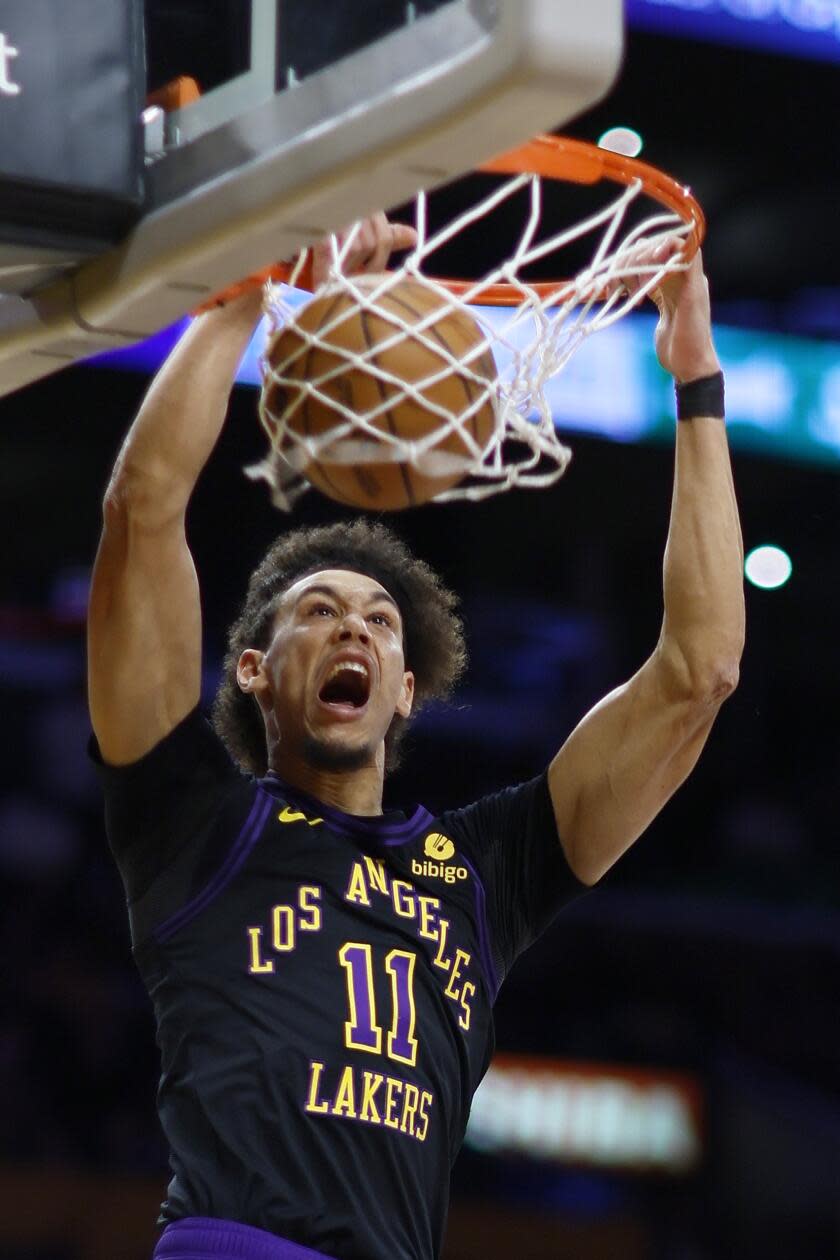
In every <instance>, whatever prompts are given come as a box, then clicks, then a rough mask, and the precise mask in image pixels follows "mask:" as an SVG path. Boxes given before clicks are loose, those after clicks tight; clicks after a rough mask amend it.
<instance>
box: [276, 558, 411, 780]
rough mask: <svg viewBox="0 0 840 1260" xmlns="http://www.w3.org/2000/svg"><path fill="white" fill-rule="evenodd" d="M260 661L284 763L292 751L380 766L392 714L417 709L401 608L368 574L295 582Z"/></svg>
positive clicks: (350, 765) (317, 762)
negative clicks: (413, 698) (406, 653)
mask: <svg viewBox="0 0 840 1260" xmlns="http://www.w3.org/2000/svg"><path fill="white" fill-rule="evenodd" d="M261 667H262V670H263V672H264V677H265V682H266V687H267V689H268V694H269V696H270V702H271V714H272V716H273V719H274V723H275V729H274V730H272V729H271V727H270V726H269V730H268V736H269V742H271V741H272V738H273V739H274V741H275V743H276V744H277V745H279V747H278V751H279V755H280V759H281V761H282V758H283V756H284V755H285V754H291V755H294V756H297V757H302V758H303V759H304V760H305V761H306V762H308V763H309V764H311V765H313V766H315V767H317V768H320V769H336V770H338V769H348V770H349V769H355V768H359V767H361V766H365V765H373V764H376V758H377V756H380V755H381V752H382V747H383V740H384V738H385V734H386V732H387V730H388V727H389V726H390V725H391V722H392V720H393V718H394V716H395V714H399V715H400V716H402V717H407V716H408V714H409V712H410V711H411V701H412V697H413V694H414V677H413V675H412V674H411V673H410V672H408V671H407V670H406V669H405V658H404V654H403V627H402V619H401V617H400V612H399V609H398V608H397V605H396V604H395V602H394V600H393V599H392V598H391V596H390V595H389V594H388V592H387V591H386V590H385V588H384V587H382V586H381V585H380V584H379V583H378V582H377V581H375V579H374V578H371V577H367V576H366V575H364V574H361V573H354V572H352V571H350V570H347V569H325V570H322V571H321V572H319V573H313V574H310V575H309V576H308V577H305V578H301V579H300V581H298V582H296V583H295V584H294V585H293V586H291V587H290V588H289V590H288V591H286V593H285V595H284V596H283V600H282V603H281V605H280V607H279V609H278V611H277V615H276V618H275V630H274V637H273V639H272V642H271V644H270V646H269V648H268V650H267V651H266V653H265V655H264V657H263V658H262V662H261Z"/></svg>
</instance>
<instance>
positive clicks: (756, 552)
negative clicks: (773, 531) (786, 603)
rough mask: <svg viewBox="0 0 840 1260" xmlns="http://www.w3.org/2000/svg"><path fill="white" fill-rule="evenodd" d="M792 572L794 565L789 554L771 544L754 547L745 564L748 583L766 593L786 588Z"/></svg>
mask: <svg viewBox="0 0 840 1260" xmlns="http://www.w3.org/2000/svg"><path fill="white" fill-rule="evenodd" d="M792 572H793V563H792V561H791V558H790V556H789V555H788V553H787V552H786V551H783V550H782V548H781V547H776V546H774V545H773V544H770V543H766V544H764V545H763V546H761V547H753V549H752V551H751V552H750V553H749V555H748V556H747V558H746V561H745V562H744V573H745V574H746V577H747V581H748V582H751V583H752V585H753V586H759V587H761V589H762V590H765V591H774V590H777V589H778V588H779V587H780V586H784V584H785V582H787V580H788V578H789V577H790V575H791V573H792Z"/></svg>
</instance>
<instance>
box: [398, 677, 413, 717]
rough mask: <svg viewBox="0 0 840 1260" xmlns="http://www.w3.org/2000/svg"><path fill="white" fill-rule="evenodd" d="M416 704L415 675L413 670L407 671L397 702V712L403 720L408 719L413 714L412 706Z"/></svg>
mask: <svg viewBox="0 0 840 1260" xmlns="http://www.w3.org/2000/svg"><path fill="white" fill-rule="evenodd" d="M413 704H414V675H413V674H412V672H411V670H406V672H405V673H404V674H403V681H402V687H401V689H400V696H399V699H398V700H397V707H396V710H395V712H396V713H397V714H398V715H399V717H401V718H407V717H408V715H409V714H410V713H411V706H412V705H413Z"/></svg>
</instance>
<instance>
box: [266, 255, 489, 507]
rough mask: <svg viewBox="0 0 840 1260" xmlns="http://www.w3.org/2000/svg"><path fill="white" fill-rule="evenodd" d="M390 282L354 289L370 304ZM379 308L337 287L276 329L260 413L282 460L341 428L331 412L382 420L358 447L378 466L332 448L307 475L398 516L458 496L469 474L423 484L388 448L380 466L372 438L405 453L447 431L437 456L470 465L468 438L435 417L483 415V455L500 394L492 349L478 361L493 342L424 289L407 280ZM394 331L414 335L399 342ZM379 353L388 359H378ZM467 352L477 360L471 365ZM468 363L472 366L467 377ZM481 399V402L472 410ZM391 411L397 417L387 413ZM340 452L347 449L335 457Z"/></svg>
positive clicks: (335, 495) (329, 490) (478, 418)
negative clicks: (401, 444)
mask: <svg viewBox="0 0 840 1260" xmlns="http://www.w3.org/2000/svg"><path fill="white" fill-rule="evenodd" d="M385 279H386V277H384V276H382V275H368V276H360V277H356V278H355V279H354V282H353V283H354V284H355V285H356V286H357V287H359V288H361V289H363V290H365V291H368V292H370V291H372V290H375V289H377V288H378V287H379V286H381V285H382V284H383V282H384V281H385ZM375 307H376V309H368V308H362V307H360V306H359V305H358V303H357V301H356V300H355V299H354V297H353V295H352V293H350V292H348V290H347V289H346V288H345V287H344V286H341V285H335V286H332V287H331V288H327V289H326V290H324V291H323V292H322V293H320V294H319V295H318V296H317V297H315V298H313V299H312V301H311V302H309V303H308V305H307V306H305V307H304V308H303V309H302V310H301V311H300V313H299V314H298V316H297V318H296V319H295V320H294V321H293V322H291V323H289V324H287V325H285V326H284V327H282V328H280V329H278V330H277V332H275V333H274V335H273V336H272V338H271V340H270V341H269V344H268V347H267V349H266V361H267V364H268V370H267V371H266V375H265V383H264V385H263V396H262V400H261V412H262V414H263V417H264V419H266V420H267V421H268V422H269V424H270V425H271V427H272V428H273V429H274V430H275V434H276V449H278V450H279V452H280V454H281V455H283V454H284V453H286V452H289V451H291V449H292V448H293V447H294V446H298V445H299V444H298V443H296V442H295V439H294V437H293V436H290V435H293V434H297V435H299V436H302V437H319V436H322V435H323V434H325V433H329V431H330V430H332V429H335V428H336V426H337V425H339V424H341V423H342V422H343V417H342V414H341V413H340V412H339V411H338V410H336V408H335V407H334V406H333V405H332V400H335V403H336V404H338V405H340V406H342V407H346V408H347V409H349V410H350V411H351V412H352V413H354V414H355V415H357V416H365V415H367V414H368V413H371V412H374V411H375V412H376V414H375V415H373V416H372V417H371V420H370V424H371V426H372V428H373V429H374V433H372V434H371V433H370V431H369V430H368V431H364V432H361V431H360V432H359V433H358V434H353V435H352V436H353V437H354V438H361V439H362V440H364V441H366V442H367V443H368V444H369V446H371V447H372V448H373V451H372V454H371V455H369V456H366V457H365V458H364V460H363V461H359V462H353V463H346V462H344V463H342V462H333V461H332V460H331V459H330V453H331V446H330V444H329V443H327V444H326V446H325V447H324V449H323V451H322V452H321V453H320V454H321V457H320V458H318V459H313V460H311V461H310V462H309V463H308V464H306V465H305V466H304V467H303V468H301V469H300V471H301V472H302V474H303V476H304V477H306V479H307V480H308V481H309V482H311V483H312V485H313V486H316V487H317V488H318V489H319V490H321V491H322V493H324V494H326V495H328V496H329V497H330V498H331V499H335V500H336V501H337V502H339V503H344V504H347V505H349V506H352V507H357V508H369V509H373V510H382V509H384V510H394V509H399V508H406V507H412V506H415V505H417V504H420V503H425V502H427V501H428V500H429V499H431V498H433V497H434V496H435V495H436V494H439V493H441V492H442V491H443V490H447V489H449V487H450V486H454V485H455V484H456V483H457V482H458V481H460V480H461V479H462V478H463V477H464V475H465V473H464V467H463V465H461V466H460V467H457V466H456V467H455V468H454V469H453V468H451V467H450V468H445V469H442V470H441V471H440V472H437V471H432V472H430V471H427V470H424V471H422V472H421V471H420V470H419V469H418V468H416V467H415V466H414V464H412V463H405V462H399V463H398V462H395V461H394V459H393V455H392V451H393V444H392V443H390V442H388V440H387V438H385V437H383V438H382V439H381V446H382V451H383V458H382V459H381V460H378V459H377V458H376V445H377V438H376V431H378V432H381V433H383V434H391V435H393V436H395V437H397V438H400V439H403V440H405V441H416V440H419V439H421V438H424V437H427V436H428V435H430V434H433V433H436V432H438V431H439V432H440V439H439V441H437V442H435V443H434V445H433V448H432V449H433V451H434V452H435V453H438V452H441V453H444V454H446V455H450V456H453V455H454V456H456V457H460V458H461V459H464V458H470V456H471V455H472V454H474V453H473V452H471V450H470V447H469V443H468V441H467V440H466V439H465V437H464V436H463V434H462V433H461V432H459V431H458V429H457V428H451V427H450V426H449V425H448V424H447V422H446V420H445V419H444V418H443V417H442V416H441V414H440V412H439V411H436V410H434V408H443V409H445V410H446V411H447V412H448V413H451V414H452V415H455V416H458V415H461V414H462V413H463V412H464V411H465V410H466V409H467V408H469V407H471V406H474V405H475V406H476V409H475V411H474V412H473V413H472V415H470V417H469V418H468V419H467V420H466V422H465V428H466V429H467V431H468V432H469V434H470V436H471V437H472V439H473V440H474V441H475V443H476V445H477V446H478V447H479V448H480V450H481V451H482V452H483V451H484V450H485V449H486V447H487V445H488V443H489V441H490V439H491V438H492V436H493V433H494V430H495V426H496V409H495V405H494V388H493V386H494V382H495V379H496V374H497V371H496V362H495V360H494V358H493V354H492V352H491V351H490V349H489V348H488V347H487V346H485V347H484V349H482V350H481V351H478V352H476V351H477V347H479V346H481V345H482V343H484V341H485V334H484V332H483V331H482V329H481V328H480V327H479V325H478V323H477V322H476V321H475V320H474V319H473V318H472V316H471V315H470V314H469V313H468V312H467V311H465V310H462V309H453V308H452V307H451V305H449V303H448V302H447V301H446V300H445V298H444V296H443V295H442V294H439V293H437V292H436V291H435V290H433V289H431V288H429V287H427V286H426V285H424V284H422V283H421V282H419V281H417V280H414V279H410V278H405V279H402V280H400V281H399V282H398V283H397V284H393V285H392V286H391V287H389V288H388V289H387V291H385V292H383V293H382V294H380V295H379V296H377V298H376V302H375ZM438 309H439V310H440V316H439V318H438V319H434V320H433V321H432V322H430V323H429V322H426V323H424V324H423V327H422V328H421V329H420V330H419V332H418V334H417V335H414V336H413V335H412V334H411V331H410V330H411V329H412V328H413V327H415V326H417V325H418V324H420V323H421V321H427V320H428V317H429V315H430V314H433V313H434V312H435V311H436V310H438ZM395 320H398V321H399V324H400V325H403V326H405V327H406V328H407V329H408V330H409V331H407V332H405V334H404V335H399V332H398V329H399V326H398V324H397V323H396V322H395ZM306 334H309V336H307V335H306ZM310 338H313V339H314V341H313V340H311V339H310ZM377 346H381V347H382V349H381V350H377V349H376V347H377ZM438 347H439V349H438ZM471 351H473V352H474V353H473V354H472V356H471V357H468V356H470V352H471ZM348 353H355V354H365V355H366V356H367V363H368V364H370V365H371V366H372V367H375V368H376V369H379V371H381V372H382V373H387V374H388V375H389V376H392V377H395V378H397V379H396V381H390V380H386V379H383V376H381V375H378V374H376V372H375V371H374V372H372V371H369V370H367V369H366V367H365V366H364V365H358V366H357V365H354V364H353V362H352V361H350V360H348V358H347V355H348ZM465 358H466V359H467V363H466V364H465V365H464V366H463V367H460V368H459V366H458V365H459V363H462V362H463V361H464V359H465ZM453 359H454V360H456V362H455V363H454V364H453V362H452V360H453ZM447 368H448V369H449V370H448V371H445V369H447ZM442 372H445V374H444V375H443V376H441V377H440V379H438V380H432V381H430V380H429V378H432V377H435V376H438V375H439V374H440V373H442ZM275 373H276V376H275ZM476 377H478V378H479V380H478V381H477V380H476V379H475V378H476ZM278 378H280V379H278ZM325 378H326V379H325ZM296 381H300V382H301V383H302V385H304V384H307V383H311V384H315V385H317V389H318V392H319V394H320V395H322V397H317V396H314V395H312V394H311V393H307V392H306V391H305V390H304V389H302V388H300V389H299V388H296V385H295V382H296ZM398 381H400V382H405V383H406V384H407V385H416V386H419V389H418V392H417V394H415V395H414V396H411V395H408V394H406V393H405V391H404V389H402V388H401V387H400V385H399V384H398V383H397V382H398ZM427 381H428V382H429V383H428V384H423V382H427ZM480 382H486V385H485V384H482V383H480ZM482 397H483V398H484V401H483V402H481V403H480V405H476V404H478V403H479V400H480V399H482ZM391 401H392V403H393V405H388V404H389V403H390V402H391ZM340 443H341V439H339V441H338V442H337V443H336V449H338V448H339V447H340ZM389 457H390V458H389Z"/></svg>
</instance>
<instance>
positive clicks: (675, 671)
mask: <svg viewBox="0 0 840 1260" xmlns="http://www.w3.org/2000/svg"><path fill="white" fill-rule="evenodd" d="M661 655H662V659H663V661H664V664H665V673H666V677H667V679H668V690H669V691H670V692H671V693H672V695H675V696H676V697H677V698H679V699H680V700H682V701H686V702H688V703H690V704H691V705H692V707H696V708H701V709H714V708H717V707H718V706H719V705H721V704H723V702H724V700H727V699H728V698H729V696H731V695H732V693H733V692H734V691H735V688H736V687H737V686H738V681H739V679H740V661H741V650H740V647H739V648H734V647H733V648H729V647H726V648H723V647H721V648H718V649H717V650H715V651H697V650H696V651H685V650H684V649H681V648H680V647H679V646H676V645H671V646H668V645H663V646H662V648H661Z"/></svg>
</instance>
